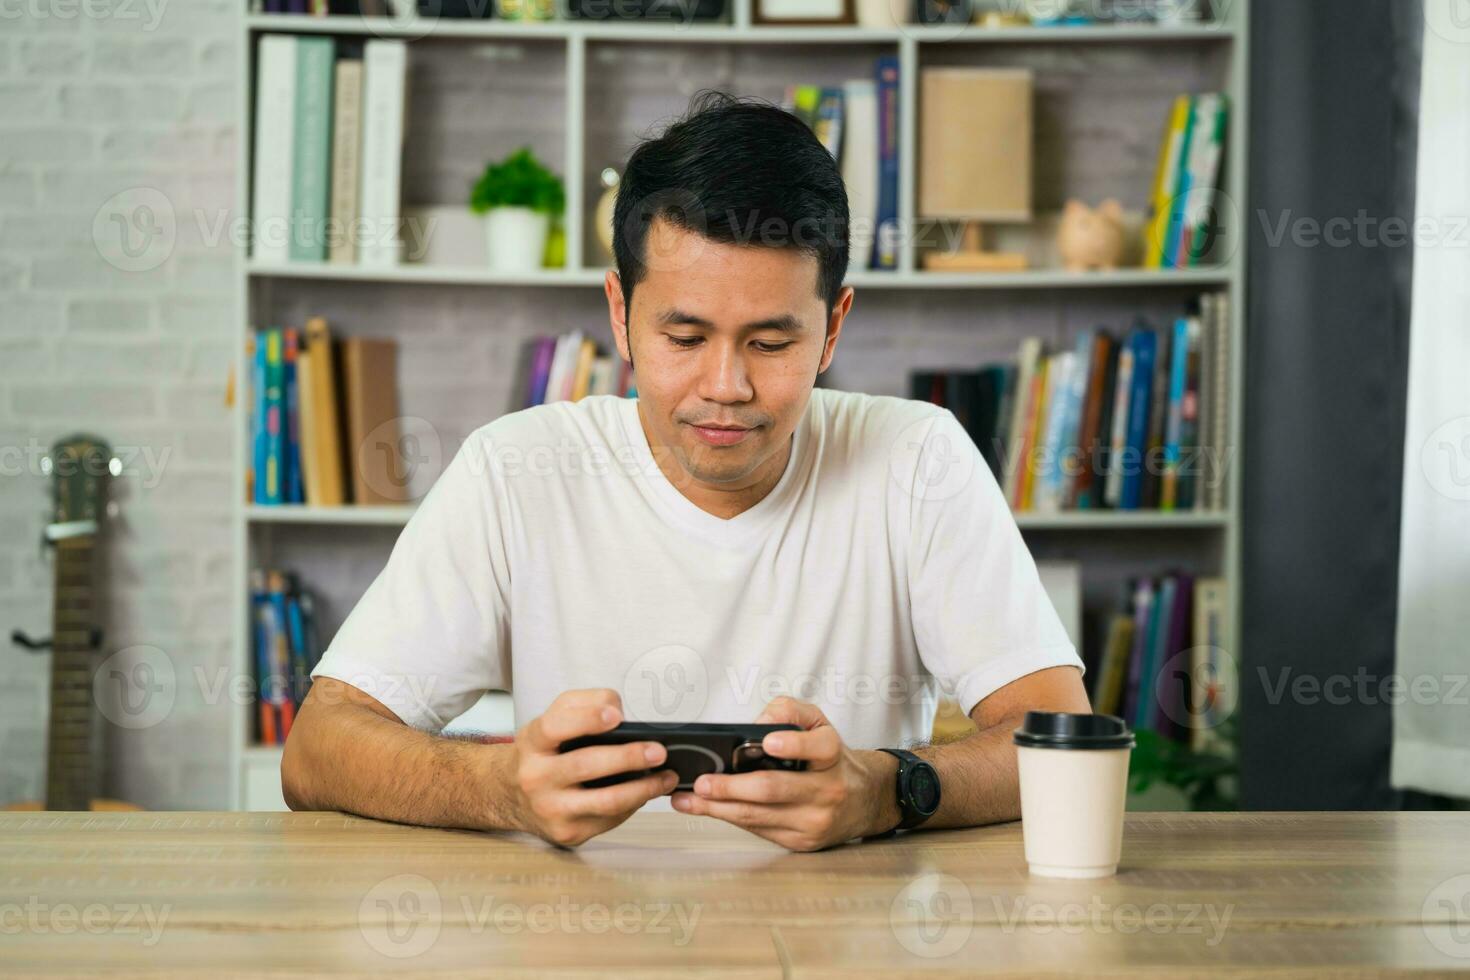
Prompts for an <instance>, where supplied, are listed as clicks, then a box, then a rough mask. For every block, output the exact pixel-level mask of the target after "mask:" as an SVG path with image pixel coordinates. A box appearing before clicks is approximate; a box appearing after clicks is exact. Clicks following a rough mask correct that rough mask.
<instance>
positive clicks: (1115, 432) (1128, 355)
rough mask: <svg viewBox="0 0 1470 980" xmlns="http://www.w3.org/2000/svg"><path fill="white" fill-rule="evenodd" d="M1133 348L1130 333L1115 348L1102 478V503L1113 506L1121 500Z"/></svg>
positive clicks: (1130, 397) (1125, 458)
mask: <svg viewBox="0 0 1470 980" xmlns="http://www.w3.org/2000/svg"><path fill="white" fill-rule="evenodd" d="M1135 350H1136V348H1135V346H1134V345H1133V342H1132V338H1131V337H1130V338H1129V339H1128V340H1125V341H1124V342H1123V345H1122V349H1121V350H1119V351H1118V372H1117V377H1116V380H1115V381H1114V382H1113V428H1112V431H1111V433H1110V442H1111V446H1110V449H1109V451H1108V470H1107V476H1106V478H1105V479H1104V481H1103V503H1104V505H1106V506H1108V507H1114V508H1116V507H1119V506H1121V505H1122V500H1123V475H1124V470H1125V469H1126V464H1127V462H1128V460H1127V449H1128V426H1129V414H1130V407H1129V402H1130V401H1131V399H1132V397H1133V358H1134V356H1135Z"/></svg>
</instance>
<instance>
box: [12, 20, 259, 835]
mask: <svg viewBox="0 0 1470 980" xmlns="http://www.w3.org/2000/svg"><path fill="white" fill-rule="evenodd" d="M240 7H241V5H240V3H239V2H238V0H26V3H24V4H22V3H7V4H0V634H3V636H8V635H9V632H10V630H11V629H13V628H16V627H20V628H24V629H26V630H28V631H31V632H32V633H38V634H40V633H48V632H49V631H50V618H51V572H50V562H49V559H46V558H43V557H42V555H41V553H40V550H39V548H38V544H37V542H38V540H39V536H40V533H41V527H42V524H43V523H44V516H43V515H44V514H45V513H46V488H47V481H46V480H45V479H44V478H43V477H42V476H41V475H40V472H39V469H38V462H39V458H38V454H37V453H36V452H35V451H34V450H35V449H36V448H37V447H44V446H46V445H49V444H50V442H51V441H52V440H54V439H55V438H56V437H57V436H60V435H63V434H66V433H68V432H71V431H74V430H76V429H86V430H89V431H92V432H95V433H96V434H98V435H100V436H103V437H105V438H106V439H107V440H109V441H110V442H112V443H113V445H114V446H116V447H134V449H135V450H136V451H137V453H138V456H139V458H137V459H134V460H133V461H132V466H131V468H130V471H129V473H128V474H127V475H124V476H123V477H122V478H120V479H118V480H116V481H114V495H115V497H116V499H117V500H118V501H119V502H120V504H121V515H120V517H119V519H118V520H117V521H115V522H114V523H113V526H112V527H111V528H110V529H109V534H110V539H111V540H110V542H109V546H108V549H109V557H108V561H107V569H106V577H105V581H106V586H105V593H106V597H107V600H108V607H109V608H108V610H107V613H106V616H105V620H104V622H105V626H106V630H107V635H106V647H105V649H104V651H103V655H104V656H106V655H108V654H111V653H113V652H114V651H117V650H119V649H123V648H128V647H132V646H134V645H139V644H146V645H149V646H153V647H156V648H158V649H159V650H161V651H163V653H164V655H165V656H166V657H167V662H168V663H170V664H171V665H172V666H173V667H174V668H175V670H176V678H177V681H178V683H177V694H176V697H175V698H174V700H173V704H172V706H171V707H168V709H167V710H166V711H165V710H161V709H162V708H163V707H164V705H163V704H162V702H157V703H155V704H154V705H153V706H151V707H150V708H149V710H148V711H147V712H145V713H144V715H141V716H137V717H140V718H142V719H143V720H144V721H148V722H152V721H155V720H156V724H151V725H149V726H148V727H143V728H138V729H126V728H119V727H116V726H113V725H107V726H105V734H106V736H107V739H108V742H109V746H108V749H107V752H108V755H109V757H110V760H111V761H110V762H109V763H108V765H107V767H106V768H107V770H108V780H107V784H106V786H105V790H106V792H107V793H108V794H109V795H113V796H117V797H121V798H124V799H129V800H132V801H134V802H136V803H138V804H141V805H143V806H146V807H150V808H164V807H175V808H206V807H221V806H224V805H226V803H227V801H228V779H229V775H228V773H227V772H226V771H225V767H224V765H223V764H222V760H223V759H224V758H225V757H226V756H225V753H226V751H227V748H228V744H229V741H228V740H229V733H230V728H229V712H228V708H227V706H226V705H225V704H224V703H220V704H218V705H217V706H215V707H210V706H208V705H206V704H205V703H204V702H205V699H206V697H207V696H208V692H209V691H210V689H211V687H212V685H213V683H214V680H215V679H216V677H217V674H218V672H219V671H220V670H223V669H225V668H226V666H227V665H228V663H229V640H230V632H229V622H228V619H229V612H230V605H229V598H230V594H229V593H230V579H231V566H230V550H229V549H230V541H231V539H230V533H229V528H228V501H229V496H228V495H229V493H230V492H231V490H232V486H231V482H232V481H231V479H230V469H229V468H230V460H231V458H232V457H231V452H232V447H231V445H230V442H229V437H230V431H229V427H228V422H227V419H228V416H227V411H226V408H225V405H224V400H223V398H224V389H225V378H226V374H227V371H228V368H229V361H230V357H231V353H232V351H231V343H230V339H229V338H230V337H231V336H232V334H231V330H232V323H233V320H234V317H235V315H236V314H235V312H234V311H235V309H236V304H235V296H234V294H235V279H234V275H233V271H232V270H233V264H232V263H233V257H232V253H231V250H230V247H229V244H228V240H227V238H226V239H222V240H221V241H220V242H219V244H218V245H217V246H215V247H210V246H209V245H208V244H207V243H206V241H204V240H203V239H204V236H202V235H201V234H200V228H201V227H203V228H204V229H206V230H207V229H210V228H213V227H215V222H216V221H217V219H219V218H220V217H225V218H227V219H228V218H230V217H233V215H231V214H230V213H229V209H230V208H231V207H232V206H233V204H234V180H235V174H234V161H235V156H236V146H235V140H236V127H235V125H234V120H235V116H236V112H237V110H236V99H237V92H238V80H237V79H238V74H239V68H238V65H237V62H236V56H235V48H236V43H237V42H236V38H237V35H238V30H237V28H238V23H239V21H238V16H239V10H240ZM138 188H145V189H149V190H148V191H147V192H145V193H144V196H141V197H135V198H134V199H133V200H131V201H128V200H124V201H122V202H121V207H120V208H119V207H118V206H117V205H114V206H112V208H111V209H110V210H104V211H103V212H102V213H101V215H100V218H99V209H102V208H103V207H104V205H105V204H106V202H108V200H109V199H110V198H112V197H113V196H114V195H116V194H118V193H119V192H124V191H129V190H136V189H138ZM159 195H161V198H160V197H159ZM159 200H162V201H163V202H164V206H163V207H162V208H157V209H155V214H154V217H155V222H154V224H153V226H152V227H154V228H157V229H160V230H161V231H162V234H158V235H154V236H152V237H150V238H144V237H143V236H142V234H141V233H140V232H138V231H137V230H136V227H137V226H135V231H134V233H133V240H132V247H133V249H134V251H135V253H136V257H134V258H130V257H129V256H128V255H127V254H126V253H123V252H119V251H118V246H117V243H118V242H119V241H120V239H119V229H118V226H117V225H116V224H114V222H113V219H112V214H113V213H118V214H120V215H121V216H122V217H124V218H127V217H132V216H134V214H133V205H135V204H137V203H150V202H151V203H154V204H156V203H157V202H158V201H159ZM170 211H171V213H172V217H170ZM136 217H137V218H138V220H139V221H142V220H143V218H144V215H142V214H141V213H140V214H137V215H136ZM94 225H95V226H96V228H97V234H96V235H95V236H94ZM170 227H172V228H174V229H175V231H176V234H175V236H174V244H173V246H172V247H171V248H170V247H169V244H168V234H167V232H168V229H169V228H170ZM104 251H106V252H108V253H109V255H110V256H111V257H112V259H113V261H111V262H109V261H108V260H107V259H106V258H104V255H103V252H104ZM155 260H158V261H157V267H156V268H147V269H139V267H140V266H151V265H154V264H155ZM129 270H136V271H129ZM143 454H147V455H146V458H147V459H151V460H153V463H152V464H151V465H150V464H148V463H145V462H144V461H143V459H144V458H145V457H144V455H143ZM154 657H155V659H156V655H154ZM48 663H49V659H48V658H45V657H36V656H32V655H29V654H26V653H24V652H22V651H20V650H19V649H17V648H14V647H11V646H10V645H9V643H8V642H7V641H6V640H5V639H3V638H0V804H3V803H6V802H10V801H13V800H15V799H19V798H26V797H30V798H35V797H38V796H40V795H41V792H42V768H43V760H44V743H45V732H44V729H43V727H42V726H43V724H44V719H45V716H46V708H45V698H46V694H47V666H48ZM122 666H124V667H125V668H126V666H127V665H126V664H123V665H122ZM196 668H197V669H198V670H199V671H201V672H202V674H196ZM200 676H202V678H203V683H201V682H200V681H199V680H198V679H197V678H198V677H200ZM114 684H115V682H114ZM106 685H107V682H106V679H105V678H104V680H103V691H104V694H105V693H106ZM155 716H156V717H155Z"/></svg>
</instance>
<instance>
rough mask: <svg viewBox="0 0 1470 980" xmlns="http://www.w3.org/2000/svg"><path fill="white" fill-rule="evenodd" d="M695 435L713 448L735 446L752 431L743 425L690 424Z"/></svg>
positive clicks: (717, 423) (718, 423)
mask: <svg viewBox="0 0 1470 980" xmlns="http://www.w3.org/2000/svg"><path fill="white" fill-rule="evenodd" d="M689 427H690V428H691V429H693V430H694V434H695V435H697V436H699V438H700V439H701V440H703V441H704V442H706V443H708V444H709V445H711V446H733V445H735V444H736V443H738V442H740V441H741V440H743V439H744V438H745V437H746V436H747V435H748V434H749V433H750V432H751V431H752V430H751V429H750V428H748V427H746V426H743V425H730V424H728V423H720V422H708V423H704V424H700V425H696V424H694V423H692V422H691V423H690V424H689Z"/></svg>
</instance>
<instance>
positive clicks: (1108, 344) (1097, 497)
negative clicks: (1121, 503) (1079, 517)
mask: <svg viewBox="0 0 1470 980" xmlns="http://www.w3.org/2000/svg"><path fill="white" fill-rule="evenodd" d="M1116 365H1117V343H1116V342H1115V341H1114V340H1113V337H1112V335H1111V334H1109V333H1108V332H1107V331H1106V330H1099V331H1097V332H1096V333H1095V334H1094V335H1093V338H1092V354H1091V356H1090V358H1089V360H1088V369H1089V370H1088V378H1087V397H1086V400H1085V401H1084V403H1083V409H1082V423H1081V427H1080V429H1079V433H1078V439H1077V446H1078V450H1079V452H1080V453H1081V457H1082V459H1081V463H1082V465H1081V467H1080V468H1079V470H1078V473H1077V478H1076V480H1075V481H1073V485H1072V495H1071V498H1070V499H1069V501H1068V503H1069V504H1070V505H1071V506H1072V507H1074V508H1076V509H1078V510H1090V509H1092V508H1093V507H1095V506H1098V505H1100V504H1101V497H1102V494H1101V492H1100V487H1099V484H1100V483H1101V481H1102V479H1103V474H1105V473H1106V472H1107V460H1106V458H1105V457H1106V453H1105V451H1104V447H1105V446H1106V445H1107V443H1108V442H1109V439H1110V431H1111V430H1110V429H1109V428H1108V407H1109V406H1110V405H1111V404H1112V398H1110V397H1109V396H1110V395H1111V393H1112V372H1113V369H1114V368H1115V367H1116Z"/></svg>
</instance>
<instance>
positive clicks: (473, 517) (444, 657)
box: [312, 432, 511, 731]
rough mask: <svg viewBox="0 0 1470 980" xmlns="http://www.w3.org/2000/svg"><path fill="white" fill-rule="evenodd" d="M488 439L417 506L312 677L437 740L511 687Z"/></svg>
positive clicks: (505, 584) (478, 439)
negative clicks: (478, 704) (349, 689)
mask: <svg viewBox="0 0 1470 980" xmlns="http://www.w3.org/2000/svg"><path fill="white" fill-rule="evenodd" d="M488 441H489V437H488V436H487V435H486V434H485V433H483V432H479V433H476V434H474V435H472V436H471V437H470V438H469V439H468V440H467V441H466V442H465V444H464V445H463V446H462V447H461V448H460V450H459V452H458V453H456V454H455V457H454V459H453V460H451V461H450V464H449V466H448V467H446V468H445V470H444V472H443V474H441V475H440V477H439V479H438V481H437V482H436V483H435V484H434V486H433V487H432V488H431V489H430V491H429V493H428V494H427V495H426V496H425V497H424V499H423V501H422V502H421V503H420V504H419V506H418V508H417V510H416V511H415V512H414V514H413V516H412V517H411V518H410V519H409V521H408V524H407V525H406V526H405V527H404V529H403V533H402V534H400V535H399V538H398V541H397V543H396V544H394V546H393V552H392V554H391V556H390V557H389V559H388V564H387V565H386V566H385V567H384V568H383V570H382V572H380V573H379V574H378V577H377V578H376V579H374V580H373V583H372V585H370V586H369V587H368V590H367V591H366V592H365V593H364V594H363V596H362V599H361V600H359V601H358V603H357V606H356V607H355V608H354V609H353V610H352V613H351V614H350V615H349V616H348V617H347V621H346V622H345V623H343V624H342V628H341V629H340V630H338V632H337V635H336V636H335V637H334V638H333V639H332V642H331V645H330V646H329V647H328V649H327V651H326V653H324V654H323V655H322V658H321V662H320V663H319V664H318V665H317V667H316V669H315V670H313V671H312V676H313V677H332V678H335V679H337V680H339V681H343V682H345V683H347V684H351V685H352V686H354V687H356V688H359V689H360V690H362V691H364V692H366V693H368V694H371V695H372V696H373V697H375V698H377V699H378V700H379V701H381V702H382V703H383V704H384V705H385V706H386V707H388V708H390V709H391V710H392V711H393V712H394V713H395V714H397V715H398V717H399V718H401V719H402V720H403V721H404V722H405V723H406V724H409V725H412V726H414V727H416V728H425V729H430V730H433V731H438V730H439V729H441V728H443V727H444V726H445V725H446V724H448V723H449V722H450V721H451V720H453V719H454V718H455V717H456V716H458V715H460V714H462V713H464V712H465V711H466V710H468V709H469V708H470V706H471V705H473V704H474V703H475V701H476V700H477V699H478V698H479V696H480V695H481V694H483V693H484V692H485V691H489V690H503V689H508V688H509V686H510V680H511V676H510V616H509V599H510V570H509V566H508V563H507V558H506V548H505V546H504V540H505V537H506V534H505V528H503V527H502V526H501V525H502V521H501V519H500V517H499V516H498V515H499V514H500V513H501V509H500V508H498V507H497V506H496V493H495V491H494V487H495V485H496V482H495V476H496V475H495V474H494V473H492V472H491V467H490V463H489V459H490V453H489V449H488V446H487V443H488Z"/></svg>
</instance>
